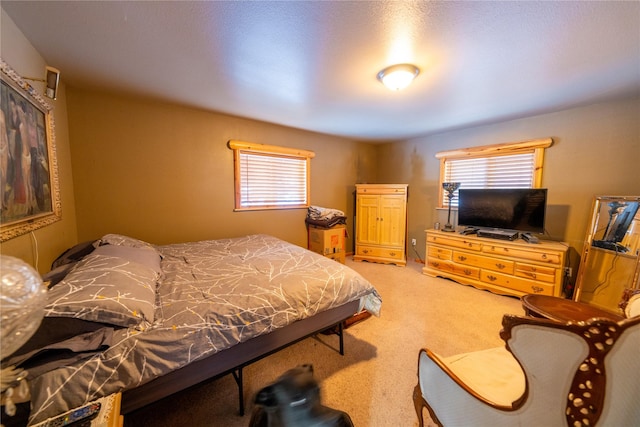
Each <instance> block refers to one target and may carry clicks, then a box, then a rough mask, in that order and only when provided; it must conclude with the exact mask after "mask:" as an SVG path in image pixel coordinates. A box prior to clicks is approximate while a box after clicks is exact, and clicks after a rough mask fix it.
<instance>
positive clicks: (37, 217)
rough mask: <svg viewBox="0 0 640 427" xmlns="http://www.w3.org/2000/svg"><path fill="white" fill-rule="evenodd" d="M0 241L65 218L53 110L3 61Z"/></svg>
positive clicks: (0, 79) (1, 80)
mask: <svg viewBox="0 0 640 427" xmlns="http://www.w3.org/2000/svg"><path fill="white" fill-rule="evenodd" d="M0 70H1V72H0V85H1V90H0V173H1V176H0V207H1V211H0V242H4V241H6V240H9V239H12V238H14V237H17V236H20V235H22V234H26V233H29V232H31V231H33V230H36V229H38V228H41V227H44V226H46V225H49V224H51V223H53V222H55V221H59V220H60V219H61V211H62V209H61V203H60V190H59V188H58V163H57V161H56V147H55V138H54V135H55V134H54V122H53V113H52V110H51V107H50V106H49V105H48V104H47V103H46V102H45V101H44V99H43V98H42V97H41V96H40V95H39V94H38V93H36V91H35V90H34V88H33V87H32V86H31V85H29V84H28V83H26V82H25V81H24V80H23V79H22V78H21V77H20V76H19V75H18V74H17V73H16V72H15V71H14V70H13V69H12V68H11V67H10V66H9V65H7V64H6V63H5V62H4V61H3V60H2V59H0Z"/></svg>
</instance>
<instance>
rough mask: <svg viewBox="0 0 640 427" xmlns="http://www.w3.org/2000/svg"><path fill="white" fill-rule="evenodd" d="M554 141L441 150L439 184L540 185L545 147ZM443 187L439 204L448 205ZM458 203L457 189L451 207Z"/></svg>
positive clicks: (533, 186) (530, 186) (481, 186)
mask: <svg viewBox="0 0 640 427" xmlns="http://www.w3.org/2000/svg"><path fill="white" fill-rule="evenodd" d="M552 143H553V141H552V140H551V138H545V139H538V140H530V141H523V142H517V143H507V144H497V145H490V146H483V147H473V148H467V149H461V150H455V151H448V152H441V153H438V154H436V157H438V158H439V159H440V183H439V184H440V188H442V183H443V182H459V183H460V188H465V189H478V188H539V187H540V185H541V182H542V165H543V159H544V149H545V148H547V147H549V146H551V144H552ZM441 191H442V192H441V194H440V200H441V203H440V206H442V207H448V205H449V198H448V197H447V192H446V191H444V189H443V190H441ZM457 206H458V192H457V191H456V192H455V193H454V197H453V199H452V200H451V207H457Z"/></svg>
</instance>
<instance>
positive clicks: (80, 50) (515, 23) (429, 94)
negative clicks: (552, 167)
mask: <svg viewBox="0 0 640 427" xmlns="http://www.w3.org/2000/svg"><path fill="white" fill-rule="evenodd" d="M0 4H1V6H2V8H3V9H4V11H5V12H6V13H7V14H8V15H9V16H10V18H11V19H12V20H13V21H14V22H15V24H16V25H17V26H18V28H20V30H21V31H22V32H23V33H24V35H25V36H26V37H27V38H28V39H29V40H30V41H31V43H32V44H33V45H34V47H35V48H36V49H37V50H38V51H39V52H40V53H41V54H42V55H43V57H44V58H45V60H46V62H47V64H48V65H51V66H54V67H56V68H58V69H60V71H61V79H62V80H63V81H64V82H65V83H66V84H67V85H69V86H73V87H79V88H83V87H92V88H94V87H98V88H103V89H107V90H114V91H126V92H131V93H136V94H141V95H146V96H152V97H155V98H158V99H162V100H168V101H172V102H177V103H180V104H184V105H189V106H193V107H197V108H203V109H207V110H213V111H218V112H223V113H228V114H233V115H237V116H241V117H249V118H253V119H258V120H263V121H267V122H272V123H277V124H282V125H286V126H292V127H296V128H301V129H307V130H311V131H317V132H322V133H327V134H333V135H339V136H345V137H348V138H353V139H358V140H371V141H383V140H397V139H404V138H410V137H415V136H421V135H427V134H432V133H437V132H441V131H444V130H450V129H456V128H462V127H466V126H472V125H478V124H484V123H492V122H497V121H503V120H507V119H513V118H518V117H524V116H529V115H534V114H540V113H544V112H548V111H557V110H561V109H564V108H569V107H573V106H578V105H583V104H587V103H592V102H597V101H601V100H607V99H613V98H616V97H620V96H629V95H630V94H631V93H638V92H639V91H640V2H637V1H629V2H585V1H580V2H570V1H566V2H559V1H557V2H556V1H549V2H538V1H536V2H525V1H512V2H497V1H491V2H482V1H473V2H462V1H449V2H404V1H400V2H398V1H355V2H349V1H340V2H338V1H323V2H320V1H304V2H303V1H288V2H270V1H260V2H257V1H255V2H254V1H251V2H248V1H247V2H244V1H235V2H213V1H210V2H206V1H205V2H202V1H200V2H191V1H174V2H156V1H143V2H114V1H106V2H103V1H83V2H75V1H72V2H66V1H45V2H36V1H17V2H14V1H7V0H2V1H1V2H0ZM401 62H410V63H413V64H416V65H417V66H418V67H420V69H421V73H420V75H419V76H418V78H417V79H416V80H415V82H414V84H413V85H411V86H410V87H409V88H407V89H405V90H404V91H400V92H391V91H389V90H388V89H386V88H385V87H384V86H382V85H381V84H380V83H379V82H378V81H377V80H376V74H377V72H378V71H379V70H380V69H382V68H384V67H385V66H388V65H390V64H394V63H401ZM10 65H11V64H10Z"/></svg>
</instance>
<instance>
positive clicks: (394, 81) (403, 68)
mask: <svg viewBox="0 0 640 427" xmlns="http://www.w3.org/2000/svg"><path fill="white" fill-rule="evenodd" d="M418 74H420V69H419V68H418V67H416V66H415V65H413V64H396V65H391V66H389V67H387V68H385V69H383V70H382V71H380V72H379V73H378V80H380V81H381V82H382V84H383V85H385V86H386V87H388V88H389V89H391V90H402V89H404V88H405V87H407V86H409V85H410V84H411V82H412V81H413V79H415V78H416V76H417V75H418Z"/></svg>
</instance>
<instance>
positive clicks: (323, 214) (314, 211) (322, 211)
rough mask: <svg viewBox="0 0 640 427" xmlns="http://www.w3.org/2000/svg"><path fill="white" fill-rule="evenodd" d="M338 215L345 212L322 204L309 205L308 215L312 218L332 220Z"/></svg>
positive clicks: (342, 214)
mask: <svg viewBox="0 0 640 427" xmlns="http://www.w3.org/2000/svg"><path fill="white" fill-rule="evenodd" d="M336 216H344V212H342V211H339V210H338V209H329V208H322V207H320V206H309V209H308V211H307V217H308V218H311V219H321V220H322V219H323V220H330V219H332V218H334V217H336Z"/></svg>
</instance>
